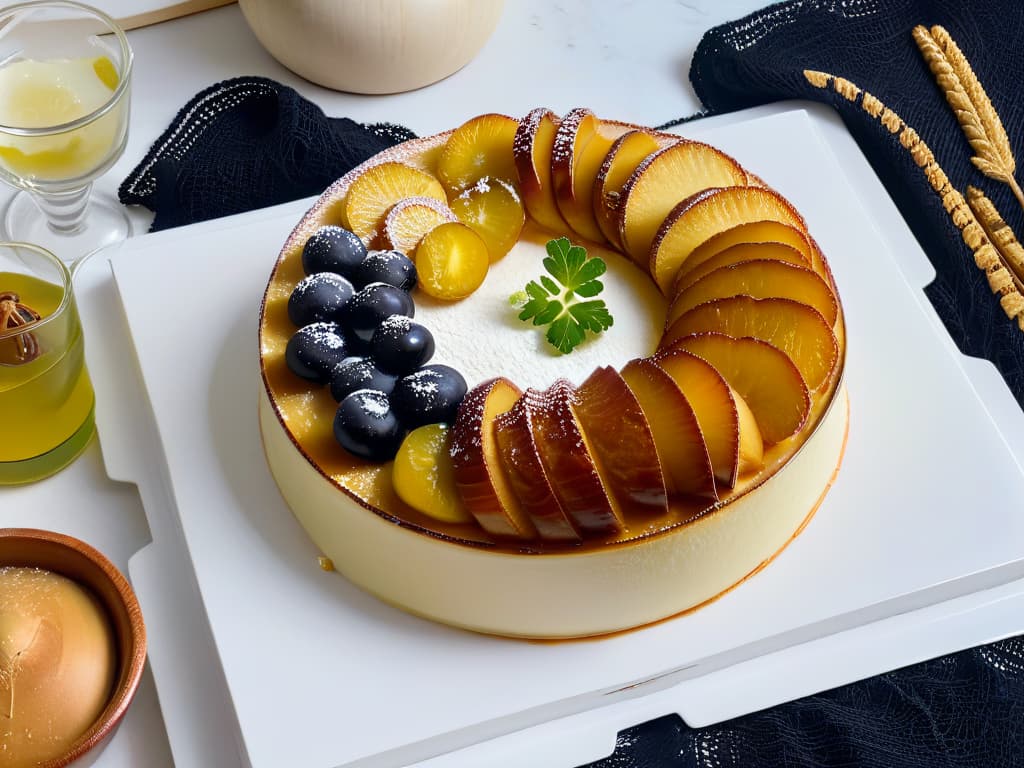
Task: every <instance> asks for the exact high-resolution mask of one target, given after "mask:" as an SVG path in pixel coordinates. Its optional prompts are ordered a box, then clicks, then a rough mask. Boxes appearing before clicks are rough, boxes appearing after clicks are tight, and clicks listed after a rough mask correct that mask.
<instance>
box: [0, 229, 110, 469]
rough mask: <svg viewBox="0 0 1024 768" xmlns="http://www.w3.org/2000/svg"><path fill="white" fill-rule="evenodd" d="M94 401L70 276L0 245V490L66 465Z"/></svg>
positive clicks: (46, 260) (50, 262) (27, 248)
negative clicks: (5, 486) (2, 487)
mask: <svg viewBox="0 0 1024 768" xmlns="http://www.w3.org/2000/svg"><path fill="white" fill-rule="evenodd" d="M93 399H94V398H93V390H92V384H91V383H90V381H89V374H88V372H87V371H86V369H85V347H84V343H83V339H82V325H81V322H80V321H79V319H78V309H77V307H76V306H75V298H74V294H73V292H72V289H71V272H70V270H69V269H68V267H67V265H66V264H64V262H63V261H61V260H60V259H58V258H57V257H56V256H54V255H53V254H52V253H50V252H49V251H46V250H44V249H42V248H39V247H38V246H35V245H28V244H26V243H0V485H13V484H17V483H28V482H32V481H35V480H40V479H42V478H44V477H47V476H49V475H52V474H53V473H55V472H57V471H58V470H60V469H63V468H64V467H65V466H67V465H68V464H70V463H71V462H72V461H73V460H74V459H75V458H76V457H77V456H78V455H79V454H80V453H81V452H82V451H83V450H84V449H85V447H86V445H87V444H88V442H89V439H90V438H91V437H92V433H93V430H94V423H93Z"/></svg>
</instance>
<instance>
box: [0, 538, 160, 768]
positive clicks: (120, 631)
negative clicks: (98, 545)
mask: <svg viewBox="0 0 1024 768" xmlns="http://www.w3.org/2000/svg"><path fill="white" fill-rule="evenodd" d="M0 566H20V567H30V568H42V569H44V570H47V571H52V572H54V573H58V574H61V575H62V576H66V577H67V578H69V579H71V580H72V581H75V582H77V583H78V584H80V585H82V586H84V587H86V588H88V589H89V590H90V591H91V592H92V593H93V595H95V597H96V598H97V599H98V600H99V602H100V603H101V604H102V606H103V607H104V608H105V609H106V613H107V616H108V619H109V620H110V623H111V627H112V629H113V632H114V641H115V645H116V649H117V663H116V672H115V677H114V688H113V693H112V694H111V696H110V700H109V701H108V702H107V706H106V707H105V708H104V710H103V712H102V713H100V716H99V717H98V718H97V719H96V721H95V722H94V723H93V724H92V726H91V727H90V728H89V729H88V730H87V731H86V732H85V733H83V734H82V735H81V736H80V737H79V738H78V739H77V740H76V741H75V743H74V744H73V745H72V746H71V748H70V749H69V750H68V752H67V753H66V754H64V755H62V756H61V757H59V758H56V759H53V760H50V761H48V762H45V763H43V764H42V765H41V766H39V768H66V767H67V766H72V764H73V765H74V768H80V766H84V765H87V764H90V763H91V762H92V760H93V759H94V758H95V757H96V756H98V754H99V752H100V749H98V747H99V746H100V745H102V744H103V743H104V742H105V741H106V740H107V739H108V738H109V737H110V736H111V735H112V734H113V732H114V730H115V729H116V728H117V726H118V724H119V723H120V722H121V718H122V717H124V714H125V712H126V711H127V710H128V706H129V705H130V704H131V701H132V698H133V697H134V696H135V691H136V690H137V689H138V687H139V680H140V679H141V677H142V669H143V667H144V666H145V663H146V628H145V625H144V624H143V621H142V611H141V609H140V608H139V603H138V600H136V598H135V593H134V592H133V591H132V588H131V585H129V584H128V581H127V579H125V577H124V576H123V575H121V572H120V571H119V570H118V569H117V568H116V567H114V565H113V564H112V563H111V562H110V561H109V560H107V558H105V557H104V556H103V555H102V554H100V553H99V552H97V551H96V550H95V549H93V548H92V547H90V546H89V545H88V544H86V543H84V542H82V541H79V540H78V539H75V538H72V537H70V536H65V535H63V534H60V533H54V532H52V531H40V530H34V529H31V528H0ZM87 753H88V754H87Z"/></svg>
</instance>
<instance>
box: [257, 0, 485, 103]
mask: <svg viewBox="0 0 1024 768" xmlns="http://www.w3.org/2000/svg"><path fill="white" fill-rule="evenodd" d="M239 5H240V6H241V8H242V13H243V14H245V18H246V21H248V23H249V26H250V27H251V28H252V31H253V32H254V33H255V35H256V37H257V38H258V39H259V41H260V42H261V43H262V44H263V47H264V48H266V49H267V50H268V51H269V52H270V54H271V55H272V56H273V57H274V58H276V59H277V60H278V61H279V62H281V63H282V64H283V65H284V66H286V67H288V69H290V70H292V71H293V72H295V73H296V74H298V75H301V76H302V77H304V78H306V79H307V80H311V81H313V82H314V83H318V84H320V85H324V86H327V87H328V88H333V89H335V90H339V91H351V92H353V93H400V92H402V91H410V90H413V89H415V88H422V87H423V86H425V85H430V84H431V83H434V82H437V81H438V80H441V79H443V78H445V77H448V75H450V74H452V73H453V72H456V71H458V70H459V69H461V68H462V67H464V66H465V65H466V64H467V63H469V61H470V59H472V58H473V57H474V56H475V55H476V54H477V52H478V51H479V50H480V48H481V47H482V46H483V44H484V43H485V42H486V41H487V38H488V37H490V35H491V33H492V32H493V31H494V28H495V27H496V26H497V24H498V19H499V18H500V16H501V11H502V7H503V5H504V0H239Z"/></svg>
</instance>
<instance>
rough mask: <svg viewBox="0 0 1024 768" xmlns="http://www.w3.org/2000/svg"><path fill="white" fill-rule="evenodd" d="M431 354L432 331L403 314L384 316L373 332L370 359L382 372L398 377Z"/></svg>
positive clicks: (432, 344) (418, 364)
mask: <svg viewBox="0 0 1024 768" xmlns="http://www.w3.org/2000/svg"><path fill="white" fill-rule="evenodd" d="M433 355H434V336H433V334H431V333H430V331H428V330H427V329H426V328H425V327H424V326H422V325H420V324H419V323H417V322H416V321H414V320H410V319H409V318H408V317H405V316H404V315H391V317H386V318H384V319H383V320H382V321H381V323H380V325H378V326H377V330H376V331H374V333H373V359H374V361H375V362H376V363H377V367H378V368H380V369H381V370H382V371H387V372H388V373H395V374H398V375H399V376H402V375H404V374H406V373H410V372H412V371H415V370H416V369H417V368H419V367H420V366H421V365H423V364H424V363H425V362H427V360H429V359H430V358H431V357H433Z"/></svg>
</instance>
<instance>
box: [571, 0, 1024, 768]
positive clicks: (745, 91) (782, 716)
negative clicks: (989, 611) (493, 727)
mask: <svg viewBox="0 0 1024 768" xmlns="http://www.w3.org/2000/svg"><path fill="white" fill-rule="evenodd" d="M917 24H924V25H926V26H931V25H934V24H940V25H942V26H944V27H945V28H946V29H947V30H948V31H949V32H950V34H951V35H952V37H953V39H954V40H956V41H957V43H958V44H959V46H960V48H961V50H962V51H963V52H964V54H965V55H966V57H967V59H968V60H969V61H970V62H971V64H972V66H973V68H974V70H975V72H976V74H977V75H978V77H979V78H980V79H981V81H982V84H983V85H984V87H985V89H986V91H987V92H988V95H989V97H990V99H991V101H992V103H993V105H994V106H995V108H996V110H997V111H998V112H999V114H1000V116H1001V118H1002V120H1003V124H1004V126H1005V128H1006V131H1007V133H1008V135H1009V138H1010V142H1011V144H1012V145H1013V149H1014V153H1015V155H1016V157H1017V158H1018V159H1022V160H1024V4H1022V3H1021V2H1019V0H974V1H972V2H962V1H961V0H797V1H796V2H787V3H782V4H780V5H774V6H771V7H769V8H766V9H764V10H762V11H759V12H757V13H754V14H752V15H751V16H748V17H747V18H745V19H741V20H739V21H736V22H733V23H729V24H726V25H724V26H721V27H718V28H715V29H713V30H711V31H709V32H708V33H707V34H706V35H705V36H704V39H703V40H702V41H701V44H700V46H699V47H698V49H697V52H696V54H695V55H694V59H693V63H692V67H691V70H690V78H691V80H692V82H693V85H694V88H695V90H696V92H697V95H698V96H699V97H700V99H701V101H702V103H703V104H704V106H705V108H706V114H717V113H721V112H729V111H734V110H738V109H743V108H745V107H751V106H755V105H758V104H764V103H768V102H773V101H779V100H783V99H808V100H815V101H823V102H825V103H827V104H830V105H832V106H833V107H835V108H836V110H838V112H839V114H840V115H841V116H842V118H843V120H844V122H845V123H846V125H847V127H848V128H849V130H850V132H851V134H852V135H853V136H854V138H855V139H856V140H857V143H858V144H859V146H860V148H861V149H862V150H863V152H864V154H865V155H866V156H867V158H868V160H869V161H870V162H871V164H872V166H873V167H874V169H875V171H876V173H877V174H878V176H879V178H880V179H881V180H882V182H883V183H884V184H885V186H886V188H887V190H888V191H889V194H890V195H891V196H892V198H893V200H894V201H895V203H896V205H897V206H898V207H899V209H900V212H901V213H902V214H903V216H904V218H905V219H906V220H907V222H908V223H909V225H910V227H911V230H912V231H913V232H914V234H915V235H916V237H917V239H918V240H919V241H920V243H921V245H922V248H923V250H924V251H925V253H926V254H927V255H928V257H929V259H930V260H931V261H932V263H933V264H934V265H935V268H936V271H937V275H938V276H937V278H936V280H935V282H934V283H933V284H932V285H930V286H929V287H928V289H927V294H928V297H929V299H930V300H931V301H932V303H933V304H934V305H935V307H936V310H937V311H938V313H939V315H940V316H941V317H942V319H943V321H944V323H945V324H946V327H947V329H948V330H949V332H950V334H951V335H952V336H953V338H954V340H955V341H956V342H957V344H958V345H959V346H960V348H961V349H962V350H963V351H965V352H966V353H967V354H970V355H974V356H977V357H983V358H987V359H989V360H991V361H992V362H993V363H994V364H995V365H996V366H997V367H998V368H999V370H1000V372H1001V373H1002V375H1003V377H1004V378H1005V379H1006V381H1007V383H1008V385H1009V386H1010V389H1011V390H1012V391H1013V393H1014V395H1015V396H1016V397H1017V400H1018V402H1021V403H1022V404H1024V333H1022V332H1021V331H1020V330H1019V329H1018V328H1017V326H1016V324H1015V323H1013V322H1011V321H1009V320H1008V319H1007V318H1006V316H1005V315H1004V313H1003V311H1002V310H1001V309H1000V307H999V304H998V302H997V301H996V299H995V298H994V297H993V296H992V294H991V292H990V290H989V288H988V285H987V283H986V281H985V278H984V276H983V275H982V273H981V271H980V270H979V269H977V267H976V266H975V264H974V260H973V257H972V253H971V251H970V249H969V248H968V247H967V246H966V245H965V244H964V243H963V240H962V239H961V236H960V233H959V231H958V230H957V229H956V227H955V226H954V225H953V224H952V222H951V220H950V217H949V215H948V214H947V213H946V211H945V210H944V209H943V206H942V202H941V200H940V199H939V197H938V195H936V193H935V192H934V191H933V190H932V188H931V186H930V185H929V183H928V181H927V180H926V178H925V176H924V174H923V173H922V171H921V169H920V168H918V167H917V165H916V164H915V163H914V162H913V160H912V159H911V157H910V155H909V153H908V152H907V151H906V150H905V149H904V148H903V147H902V146H901V145H900V142H899V137H898V135H894V134H892V133H890V132H889V131H888V130H887V129H886V128H885V127H884V126H883V125H882V124H881V123H880V122H879V121H877V120H875V119H874V118H873V117H871V116H870V115H869V114H868V113H866V112H865V111H864V110H863V109H862V107H861V106H860V104H859V100H854V101H851V100H848V99H847V98H846V97H845V96H843V95H841V94H839V93H838V92H837V91H836V90H834V88H832V87H829V88H827V89H821V88H818V87H815V86H814V85H812V84H811V83H810V82H809V81H808V80H807V78H806V77H805V76H804V70H808V69H809V70H814V71H818V72H826V73H829V74H831V75H834V76H837V77H843V78H846V79H847V80H849V81H851V82H852V83H854V84H855V85H857V86H858V87H859V88H861V89H863V90H866V91H869V92H870V93H871V94H873V95H874V96H876V97H877V98H878V99H880V100H881V101H882V102H883V103H884V104H885V105H886V106H887V107H889V108H890V109H892V110H893V111H894V112H896V113H897V114H898V115H899V116H900V117H901V118H902V119H903V120H904V121H905V122H906V124H908V125H909V126H911V127H912V128H913V129H914V130H916V131H917V133H918V134H919V135H920V137H921V138H922V139H923V140H924V141H925V142H926V143H927V144H928V146H929V147H930V148H931V149H932V151H933V152H934V154H935V156H936V158H937V160H938V162H939V164H940V165H941V166H942V168H943V169H944V170H945V172H946V174H947V175H948V177H949V179H950V181H951V182H952V183H953V185H954V186H955V187H956V188H957V189H959V190H960V191H961V192H963V191H964V190H965V189H966V187H967V185H969V184H970V185H973V186H976V187H979V188H980V189H982V190H983V191H984V192H985V193H986V194H987V195H988V197H989V198H991V199H992V200H993V201H994V202H995V204H996V206H997V207H998V208H999V210H1000V212H1001V213H1002V215H1003V218H1004V219H1005V220H1006V221H1007V222H1008V223H1009V224H1010V225H1011V226H1012V227H1013V229H1014V231H1015V232H1016V233H1017V234H1018V236H1024V214H1022V211H1021V208H1020V206H1019V205H1018V204H1017V202H1016V201H1015V199H1014V198H1013V197H1012V195H1011V193H1010V192H1009V190H1008V188H1007V187H1006V185H1004V184H1001V183H999V182H996V181H993V180H992V179H989V178H986V177H985V176H982V175H981V173H980V172H979V171H978V170H977V169H975V168H974V166H973V165H971V163H970V160H969V158H970V156H971V151H970V148H969V147H968V145H967V142H966V140H965V139H964V136H963V134H962V132H961V131H960V128H959V125H958V124H957V122H956V120H955V118H954V117H953V114H952V113H951V112H950V110H949V108H948V106H947V105H946V102H945V100H944V98H943V96H942V95H941V93H940V92H939V90H938V88H937V87H936V85H935V82H934V80H933V79H932V76H931V73H930V72H929V70H928V68H927V66H926V65H925V64H924V63H923V60H922V58H921V56H920V54H919V52H918V50H917V47H916V45H915V44H914V42H913V40H912V37H911V30H912V29H913V27H914V26H915V25H917ZM698 117H699V116H698ZM978 482H979V485H980V484H982V483H983V478H978ZM1004 502H1005V503H1009V504H1016V505H1017V506H1018V507H1020V509H1021V512H1022V514H1024V499H1005V500H1004ZM836 663H842V660H840V659H837V662H836ZM653 766H666V767H670V768H677V767H678V768H691V767H692V768H747V767H748V766H755V767H757V768H773V767H774V766H800V767H804V766H806V767H807V768H840V767H842V768H1012V767H1014V766H1024V639H1022V638H1021V637H1016V638H1010V639H1008V640H1003V641H1001V642H997V643H994V644H991V645H988V646H983V647H980V648H974V649H970V650H967V651H962V652H960V653H956V654H953V655H950V656H946V657H943V658H939V659H935V660H932V661H928V662H925V663H923V664H917V665H915V666H912V667H908V668H906V669H901V670H897V671H894V672H890V673H887V674H883V675H879V676H877V677H874V678H871V679H869V680H865V681H862V682H859V683H854V684H852V685H847V686H843V687H841V688H837V689H834V690H831V691H826V692H825V693H821V694H818V695H816V696H810V697H807V698H805V699H801V700H798V701H794V702H790V703H788V704H784V705H781V706H777V707H773V708H772V709H769V710H766V711H763V712H758V713H755V714H751V715H748V716H746V717H741V718H738V719H736V720H732V721H729V722H725V723H721V724H718V725H714V726H710V727H707V728H701V729H692V728H689V727H687V726H686V725H685V724H684V723H683V722H682V720H681V719H680V718H679V717H677V716H668V717H664V718H660V719H658V720H654V721H651V722H649V723H645V724H643V725H639V726H637V727H635V728H631V729H629V730H626V731H623V732H622V733H621V734H620V735H619V739H618V744H617V748H616V751H615V753H614V754H613V755H611V756H610V757H608V758H606V759H604V760H600V761H598V762H596V763H593V764H592V765H591V766H590V767H589V768H650V767H653Z"/></svg>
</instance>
